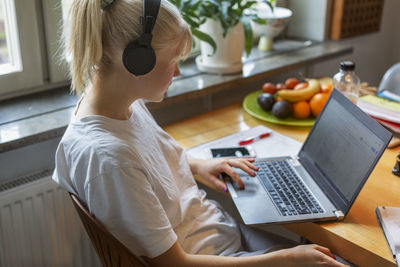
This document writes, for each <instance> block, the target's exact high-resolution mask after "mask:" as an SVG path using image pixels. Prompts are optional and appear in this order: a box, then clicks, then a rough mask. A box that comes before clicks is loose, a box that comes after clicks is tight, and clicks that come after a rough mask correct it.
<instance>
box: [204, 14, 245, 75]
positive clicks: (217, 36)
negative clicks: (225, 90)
mask: <svg viewBox="0 0 400 267" xmlns="http://www.w3.org/2000/svg"><path fill="white" fill-rule="evenodd" d="M200 30H201V31H203V32H205V33H207V34H209V35H210V36H211V37H212V38H213V39H214V41H215V42H216V44H217V50H216V51H215V54H213V48H212V47H211V46H210V45H209V44H208V43H206V42H200V50H201V55H199V56H198V57H197V58H196V64H197V67H198V69H199V70H201V71H205V72H210V73H217V74H229V73H238V72H241V71H242V66H243V63H242V56H243V51H244V31H243V26H242V23H239V24H238V25H236V26H235V27H234V28H233V29H232V31H231V32H230V33H228V34H227V35H226V37H225V38H223V35H222V27H221V25H220V23H219V22H217V21H215V20H210V19H208V20H207V21H206V22H205V23H204V24H202V25H201V26H200Z"/></svg>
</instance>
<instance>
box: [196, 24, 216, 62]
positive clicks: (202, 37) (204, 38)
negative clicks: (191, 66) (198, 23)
mask: <svg viewBox="0 0 400 267" xmlns="http://www.w3.org/2000/svg"><path fill="white" fill-rule="evenodd" d="M191 30H192V33H193V35H194V36H196V37H197V38H198V39H199V40H200V41H203V42H206V43H208V44H209V45H210V46H211V47H212V48H213V54H215V51H216V50H217V44H216V43H215V41H214V40H213V38H211V36H210V35H208V34H207V33H204V32H202V31H199V30H198V29H196V28H191ZM210 56H211V55H210Z"/></svg>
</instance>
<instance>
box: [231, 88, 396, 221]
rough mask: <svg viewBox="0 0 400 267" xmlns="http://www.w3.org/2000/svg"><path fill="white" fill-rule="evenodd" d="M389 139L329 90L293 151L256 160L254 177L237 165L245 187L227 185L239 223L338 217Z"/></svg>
mask: <svg viewBox="0 0 400 267" xmlns="http://www.w3.org/2000/svg"><path fill="white" fill-rule="evenodd" d="M391 137H392V135H391V133H390V132H388V131H387V130H386V129H385V128H384V127H382V126H381V125H380V124H379V123H377V122H376V121H375V120H374V119H372V118H371V117H369V116H368V115H367V114H365V113H364V112H363V111H362V110H361V109H359V108H358V107H357V106H356V105H354V104H353V103H352V102H351V101H349V100H348V99H347V98H346V97H345V96H343V95H342V94H341V93H340V92H339V91H337V90H334V91H333V92H332V94H331V96H330V98H329V99H328V102H327V104H326V105H325V107H324V109H323V111H322V112H321V114H320V115H319V116H318V118H317V119H316V122H315V124H314V126H313V127H312V129H311V131H310V133H309V135H308V137H307V139H306V141H305V142H304V144H303V145H302V147H301V149H300V151H299V152H298V153H297V154H295V155H290V154H288V155H287V156H280V157H273V158H257V159H256V161H255V163H254V164H255V165H257V166H259V167H260V170H259V171H258V172H257V177H256V178H253V177H250V176H248V174H247V173H245V172H243V171H241V170H240V169H237V172H238V173H239V175H240V176H241V179H242V180H243V182H244V184H245V189H244V190H242V189H240V188H239V187H238V186H237V185H236V184H235V183H234V182H233V181H231V180H230V179H227V180H226V184H227V188H228V190H229V192H230V194H231V196H232V200H233V202H234V203H235V205H236V208H237V210H238V211H239V213H240V215H241V217H242V219H243V221H244V223H245V224H250V225H251V224H265V223H290V222H299V221H320V220H341V219H343V218H344V217H345V215H346V214H347V213H348V211H349V210H350V208H351V206H352V204H353V203H354V201H355V199H356V197H357V195H358V194H359V192H360V191H361V189H362V187H363V185H364V184H365V182H366V181H367V179H368V177H369V175H370V173H371V172H372V170H373V169H374V167H375V165H376V164H377V162H378V160H379V158H380V157H381V155H382V153H383V151H384V150H385V148H386V146H387V144H388V143H389V141H390V139H391ZM255 146H257V143H254V144H253V147H255ZM271 149H273V148H271ZM288 150H289V151H290V148H288Z"/></svg>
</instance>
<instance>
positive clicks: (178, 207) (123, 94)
mask: <svg viewBox="0 0 400 267" xmlns="http://www.w3.org/2000/svg"><path fill="white" fill-rule="evenodd" d="M147 2H152V1H147ZM153 2H154V0H153ZM142 10H143V3H142V2H141V0H114V1H113V0H75V1H74V2H73V4H72V7H71V10H70V16H69V20H68V22H67V23H66V25H65V26H64V29H65V47H66V50H65V51H66V56H67V57H68V58H70V59H71V60H70V74H71V78H72V88H73V89H74V90H75V91H76V92H77V93H78V94H80V93H83V94H82V97H81V99H80V101H79V102H78V104H77V107H76V111H75V113H74V115H73V116H72V119H71V122H70V125H69V126H68V128H67V130H66V132H65V135H64V137H63V138H62V140H61V142H60V144H59V147H58V149H57V153H56V169H55V172H54V175H53V179H54V180H55V181H56V182H57V183H59V184H60V185H61V186H62V187H63V188H65V189H66V190H68V191H69V192H72V193H74V194H76V195H77V196H78V197H79V198H80V199H81V201H82V202H83V203H85V204H86V205H87V207H88V209H89V211H90V212H91V213H92V214H94V215H95V217H96V218H97V219H98V220H99V221H101V222H102V224H103V225H104V226H105V227H106V228H107V229H108V230H109V231H110V232H111V233H112V234H113V235H114V236H115V237H117V238H118V239H119V240H120V241H121V242H122V243H124V244H125V245H126V246H127V247H128V248H129V249H131V251H132V252H133V253H134V254H136V255H138V256H141V257H142V258H143V259H144V260H145V261H146V262H147V263H148V264H150V265H151V266H165V265H169V266H232V265H235V266H277V265H278V264H279V265H282V266H294V265H296V266H301V265H304V266H310V265H313V266H320V265H323V266H338V267H340V266H344V265H342V264H341V263H339V262H337V261H335V260H334V259H333V255H332V254H331V253H330V252H329V250H328V249H327V248H324V247H320V246H317V245H307V246H297V247H294V248H288V249H283V250H276V248H277V246H278V245H280V246H281V247H282V245H283V246H286V247H288V246H293V244H290V242H288V241H283V240H282V239H280V238H277V237H274V236H269V237H267V238H265V237H262V236H261V235H258V234H257V235H254V234H252V233H253V232H252V230H251V229H250V228H247V227H245V226H238V224H237V223H236V222H235V221H234V220H233V219H232V218H231V217H230V216H229V215H228V214H227V213H226V212H225V211H224V210H223V209H222V208H221V207H220V206H219V205H218V203H216V202H213V201H210V200H207V199H206V197H205V193H204V192H203V191H200V190H199V189H198V187H197V185H196V183H195V181H194V178H193V174H199V175H201V176H203V177H204V178H205V179H207V180H209V181H211V182H212V183H213V184H214V185H215V186H216V187H217V188H219V189H220V190H221V191H225V192H226V187H225V185H224V183H223V182H221V181H220V180H219V179H218V176H219V174H220V173H221V172H225V173H227V174H228V175H230V176H231V177H232V178H233V179H234V180H235V181H236V182H237V183H238V184H239V185H242V186H243V183H242V181H241V180H240V178H239V176H238V175H237V173H236V172H235V171H234V170H233V168H232V167H237V168H241V169H243V170H244V171H246V172H247V173H249V174H250V175H252V176H255V173H254V171H256V170H257V167H256V166H254V165H253V164H252V161H253V160H251V159H215V160H194V159H187V158H186V156H185V153H184V152H183V150H182V148H180V147H179V145H178V144H177V143H176V142H175V141H174V140H173V139H172V138H171V137H170V136H169V135H168V134H167V133H165V132H164V131H163V130H162V129H161V128H160V127H159V126H158V125H157V124H156V122H155V121H154V120H153V118H152V116H151V115H150V113H149V111H148V110H147V109H146V107H145V105H144V102H143V100H147V101H154V102H159V101H161V100H162V99H163V97H164V94H165V92H166V90H167V89H168V87H169V85H170V84H171V81H172V78H173V77H175V76H178V75H179V74H180V73H179V68H178V64H177V62H178V60H179V59H181V58H185V57H186V56H187V55H188V53H189V51H190V49H191V46H192V37H191V33H190V30H189V28H188V25H187V24H186V23H185V22H184V21H183V19H182V17H181V16H180V14H179V12H178V11H177V9H176V8H175V7H174V6H173V5H172V4H170V3H169V2H168V1H166V0H162V1H161V5H160V8H159V12H158V17H157V19H156V20H155V25H154V29H153V31H151V28H152V26H153V24H152V22H154V20H151V19H150V20H149V21H150V24H146V23H149V22H148V21H146V20H143V22H144V23H145V25H146V26H145V27H144V28H146V27H147V26H150V34H151V33H152V34H153V39H152V40H151V35H150V36H149V35H148V34H149V31H148V29H145V30H146V32H143V30H144V29H143V28H142V25H140V24H139V17H140V16H141V14H142ZM141 34H142V35H141ZM143 34H144V35H143ZM146 34H147V35H146ZM137 39H139V41H138V42H139V43H140V44H141V45H143V44H144V45H146V44H145V42H146V41H149V40H150V43H151V46H152V48H153V49H154V50H155V55H156V63H155V66H154V68H152V66H150V69H151V70H150V71H149V72H148V73H146V74H143V73H139V74H143V75H139V74H136V75H135V74H132V72H135V70H133V71H132V70H131V69H130V71H128V70H127V67H128V68H129V66H130V65H131V64H136V66H139V69H141V64H144V65H148V62H147V61H146V62H145V61H144V60H143V59H142V58H141V56H142V52H139V53H136V54H135V53H134V55H136V57H137V58H138V59H137V60H136V61H137V62H133V63H132V62H130V61H129V60H131V59H129V60H127V59H126V57H125V56H126V55H125V54H129V53H130V52H126V47H127V45H128V44H129V43H131V42H132V41H133V40H137ZM146 49H147V48H146ZM146 49H145V50H146ZM124 51H125V53H124ZM135 51H136V50H135ZM139 51H142V50H139ZM146 51H147V52H148V50H146ZM146 51H144V52H146ZM147 52H146V53H147ZM122 58H124V60H122ZM134 61H135V57H134ZM150 65H151V64H150ZM139 72H140V71H139ZM249 240H251V242H249ZM246 241H247V242H246ZM260 244H261V245H260ZM272 250H275V251H274V252H271V251H272ZM266 252H269V253H267V254H265V253H266ZM239 256H241V257H239ZM166 263H168V264H166Z"/></svg>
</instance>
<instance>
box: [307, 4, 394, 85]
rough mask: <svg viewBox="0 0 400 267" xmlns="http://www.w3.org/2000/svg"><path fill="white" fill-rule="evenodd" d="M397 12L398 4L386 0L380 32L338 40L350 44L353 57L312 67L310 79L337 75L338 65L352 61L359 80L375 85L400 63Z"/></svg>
mask: <svg viewBox="0 0 400 267" xmlns="http://www.w3.org/2000/svg"><path fill="white" fill-rule="evenodd" d="M399 11H400V1H398V0H386V1H385V5H384V10H383V19H382V24H381V29H380V32H377V33H372V34H368V35H363V36H360V37H354V38H348V39H344V40H341V41H340V42H344V43H346V44H351V45H353V47H354V53H353V55H351V56H348V57H342V58H337V59H334V60H329V61H325V62H322V63H318V64H315V65H314V67H313V74H314V76H315V77H318V76H333V75H334V74H335V73H336V72H338V66H339V62H340V61H341V60H345V59H350V60H353V61H355V62H356V65H357V66H356V73H357V74H358V76H359V77H360V79H361V81H366V82H368V83H370V84H371V85H373V86H378V85H379V82H380V80H381V79H382V76H383V75H384V74H385V72H386V70H387V69H388V68H390V66H392V65H393V64H395V63H396V62H399V61H400V31H399V29H400V16H399V15H398V14H399Z"/></svg>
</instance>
